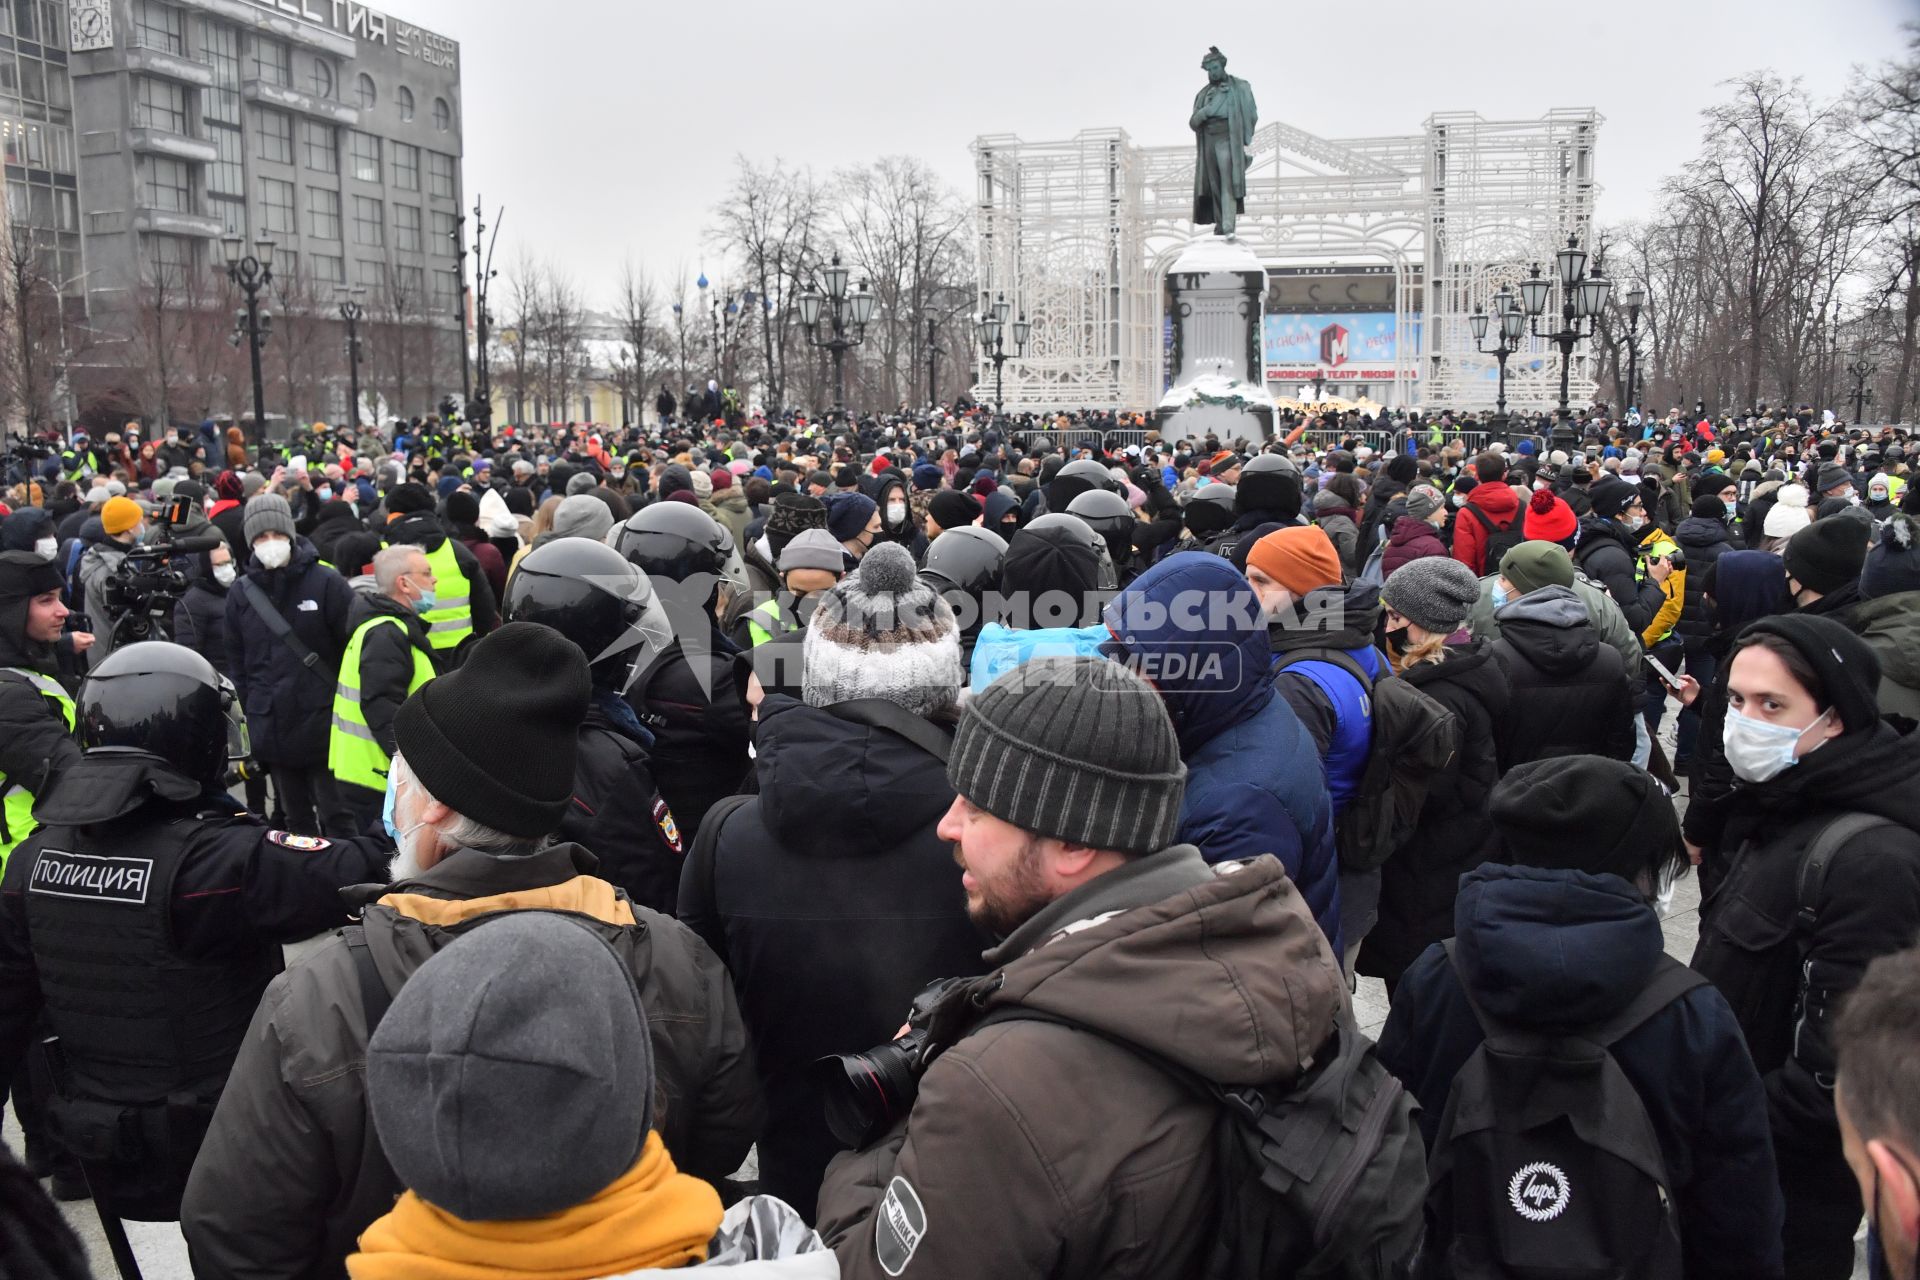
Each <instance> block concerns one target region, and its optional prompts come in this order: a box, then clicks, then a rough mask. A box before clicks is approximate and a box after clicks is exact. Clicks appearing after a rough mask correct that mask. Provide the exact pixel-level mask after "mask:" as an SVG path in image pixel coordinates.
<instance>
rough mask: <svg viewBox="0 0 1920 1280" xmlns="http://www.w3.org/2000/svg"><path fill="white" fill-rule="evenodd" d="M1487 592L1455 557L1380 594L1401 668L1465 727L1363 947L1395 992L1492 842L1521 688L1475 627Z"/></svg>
mask: <svg viewBox="0 0 1920 1280" xmlns="http://www.w3.org/2000/svg"><path fill="white" fill-rule="evenodd" d="M1479 592H1480V583H1479V581H1478V580H1477V579H1475V578H1474V576H1473V572H1472V570H1470V569H1468V568H1467V567H1466V566H1465V565H1463V564H1461V563H1460V562H1459V561H1457V560H1454V559H1452V558H1451V557H1447V556H1439V557H1429V558H1427V559H1424V560H1416V561H1414V562H1413V563H1412V564H1409V565H1407V566H1406V567H1405V568H1404V569H1402V570H1400V571H1399V572H1398V573H1396V574H1394V575H1393V576H1392V577H1391V578H1389V579H1388V580H1387V584H1386V586H1385V587H1383V588H1382V589H1381V592H1380V601H1381V604H1382V605H1383V606H1384V608H1385V612H1386V623H1385V627H1386V639H1387V652H1388V653H1389V654H1390V655H1391V657H1392V661H1393V669H1394V674H1396V675H1398V676H1400V677H1401V678H1402V679H1404V680H1406V681H1408V682H1409V683H1410V684H1412V685H1413V686H1414V687H1415V688H1417V689H1419V690H1420V692H1422V693H1424V694H1426V695H1427V696H1428V697H1430V698H1432V699H1434V701H1436V702H1438V703H1439V704H1440V705H1441V706H1443V707H1445V708H1446V709H1447V710H1449V711H1451V712H1453V714H1454V717H1455V719H1456V720H1457V721H1458V722H1459V726H1460V737H1459V750H1458V751H1457V752H1456V753H1455V754H1454V757H1453V759H1452V761H1450V762H1449V763H1448V765H1447V767H1446V768H1445V769H1444V770H1443V771H1442V772H1440V773H1439V774H1438V775H1436V776H1435V777H1434V779H1433V781H1432V783H1431V785H1430V786H1429V788H1428V790H1427V800H1426V804H1425V805H1424V806H1422V808H1421V810H1420V820H1419V825H1418V826H1417V827H1416V828H1415V830H1414V834H1413V836H1412V838H1411V839H1410V840H1409V841H1408V842H1407V843H1406V844H1405V845H1404V846H1402V848H1401V849H1400V851H1399V852H1398V853H1396V854H1395V855H1394V856H1393V857H1391V858H1389V859H1387V862H1386V865H1385V866H1384V867H1382V868H1381V878H1380V919H1379V922H1378V923H1377V924H1375V925H1374V928H1373V932H1371V933H1369V934H1368V935H1367V940H1366V942H1365V944H1364V945H1363V946H1362V947H1361V949H1360V962H1359V971H1360V972H1361V973H1364V974H1368V975H1370V976H1372V977H1377V978H1382V979H1385V981H1386V984H1387V995H1388V998H1389V999H1391V998H1392V995H1393V991H1394V988H1395V986H1396V985H1398V983H1399V981H1400V975H1401V973H1402V972H1403V971H1404V970H1405V969H1406V967H1407V966H1408V965H1410V964H1412V963H1413V961H1414V958H1415V957H1416V956H1418V955H1419V954H1420V953H1421V952H1422V951H1424V950H1425V949H1426V948H1427V947H1428V946H1430V945H1431V944H1433V943H1435V942H1439V941H1440V940H1442V939H1443V938H1450V937H1452V936H1453V902H1454V896H1455V894H1456V893H1457V892H1458V889H1459V883H1460V877H1461V876H1462V875H1464V874H1465V873H1466V872H1468V871H1471V870H1473V868H1475V867H1477V866H1479V865H1480V863H1481V862H1482V861H1484V860H1485V858H1486V851H1487V848H1488V846H1489V845H1490V843H1491V841H1492V836H1493V828H1492V824H1491V823H1490V822H1489V820H1488V818H1487V796H1488V795H1489V794H1490V793H1491V792H1492V790H1493V786H1494V784H1495V783H1496V782H1498V781H1499V780H1500V763H1499V750H1498V744H1497V741H1496V738H1497V735H1498V733H1499V732H1500V731H1501V729H1502V727H1503V725H1504V724H1505V722H1506V719H1507V709H1508V705H1509V702H1510V699H1511V696H1512V695H1511V692H1510V690H1509V688H1508V685H1507V678H1506V674H1505V672H1504V671H1503V670H1502V669H1501V667H1500V664H1499V663H1497V662H1495V661H1494V660H1493V646H1492V644H1491V642H1489V641H1486V640H1475V639H1474V638H1473V637H1472V635H1470V634H1469V633H1468V632H1467V630H1466V625H1467V615H1468V614H1469V613H1470V612H1471V611H1472V609H1473V606H1474V602H1475V601H1476V600H1477V599H1478V598H1479Z"/></svg>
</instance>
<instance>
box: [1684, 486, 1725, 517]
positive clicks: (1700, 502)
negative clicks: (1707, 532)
mask: <svg viewBox="0 0 1920 1280" xmlns="http://www.w3.org/2000/svg"><path fill="white" fill-rule="evenodd" d="M1726 513H1727V504H1726V503H1724V502H1722V501H1720V495H1719V494H1717V493H1703V494H1701V495H1700V496H1699V497H1697V498H1695V499H1694V500H1693V506H1691V507H1690V508H1688V510H1687V514H1688V515H1694V516H1699V517H1700V518H1701V519H1702V520H1718V519H1719V518H1720V517H1721V516H1723V515H1725V514H1726Z"/></svg>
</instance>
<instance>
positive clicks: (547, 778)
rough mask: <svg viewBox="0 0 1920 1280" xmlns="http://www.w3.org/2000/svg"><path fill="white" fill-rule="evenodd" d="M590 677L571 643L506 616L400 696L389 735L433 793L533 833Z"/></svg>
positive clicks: (507, 829) (566, 798)
mask: <svg viewBox="0 0 1920 1280" xmlns="http://www.w3.org/2000/svg"><path fill="white" fill-rule="evenodd" d="M603 509H604V508H603ZM592 687H593V682H592V680H591V678H590V677H589V676H588V673H587V659H586V655H585V654H583V653H581V652H580V646H579V645H577V644H575V643H573V641H571V640H569V639H567V638H566V637H565V636H563V635H561V634H560V633H559V632H558V631H555V630H553V629H552V628H550V627H543V626H541V625H540V624H538V623H534V622H509V623H508V624H507V625H505V626H504V627H501V628H500V629H499V630H497V631H494V632H491V633H489V634H488V635H486V636H484V637H482V638H481V639H480V640H479V641H478V642H476V643H475V644H474V645H473V647H472V649H471V650H470V651H469V652H468V654H467V659H466V661H465V662H463V663H462V664H461V665H460V666H459V667H458V668H456V669H455V670H453V671H450V672H448V673H447V674H446V675H444V676H441V677H440V678H439V679H437V680H433V681H429V682H428V683H426V684H424V685H421V686H420V688H419V690H418V691H417V692H415V693H414V695H413V696H412V697H410V698H408V699H407V700H406V701H405V702H404V703H402V704H401V706H400V710H399V712H398V713H397V714H396V715H395V716H394V718H393V732H394V737H395V739H396V741H397V742H398V744H399V747H400V754H401V755H403V756H405V757H406V761H407V767H408V768H409V769H410V770H411V771H412V772H413V776H414V777H416V778H418V779H419V780H420V785H421V786H423V787H425V788H426V789H427V793H428V794H429V795H431V796H432V797H433V798H434V799H435V800H438V801H439V802H440V803H442V804H444V805H446V806H447V807H448V808H450V809H452V810H453V811H454V812H455V813H457V814H460V815H461V816H463V817H468V818H472V819H473V820H474V821H475V822H478V823H481V824H482V825H484V826H488V827H492V828H493V829H494V830H496V831H501V832H504V833H506V834H507V835H511V836H520V837H522V838H525V839H530V840H531V839H538V838H539V837H542V836H546V835H551V834H552V833H553V830H554V828H555V827H557V826H559V824H560V819H561V818H562V817H563V816H564V815H565V814H566V811H567V805H568V804H570V803H572V800H573V765H574V755H575V751H576V735H577V734H578V733H579V729H580V722H581V721H582V720H584V719H585V718H586V715H587V699H588V696H589V695H590V693H591V692H592Z"/></svg>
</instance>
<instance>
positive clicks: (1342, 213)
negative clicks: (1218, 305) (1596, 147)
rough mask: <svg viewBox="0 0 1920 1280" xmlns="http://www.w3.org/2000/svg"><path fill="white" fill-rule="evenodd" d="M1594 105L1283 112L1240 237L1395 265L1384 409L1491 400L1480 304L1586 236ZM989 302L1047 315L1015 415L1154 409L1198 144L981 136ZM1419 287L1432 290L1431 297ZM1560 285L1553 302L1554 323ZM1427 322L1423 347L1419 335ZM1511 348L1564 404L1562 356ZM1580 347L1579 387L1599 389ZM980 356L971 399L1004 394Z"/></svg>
mask: <svg viewBox="0 0 1920 1280" xmlns="http://www.w3.org/2000/svg"><path fill="white" fill-rule="evenodd" d="M1600 123H1601V118H1600V116H1599V115H1598V114H1597V113H1596V112H1593V111H1591V110H1558V111H1554V112H1551V113H1549V114H1548V115H1546V116H1545V117H1543V118H1541V119H1538V120H1516V121H1490V120H1483V119H1481V118H1480V117H1479V116H1477V115H1474V114H1472V113H1448V114H1442V115H1435V116H1432V117H1430V118H1429V119H1428V120H1427V122H1426V126H1425V132H1424V133H1423V134H1419V135H1415V136H1411V137H1399V138H1350V139H1345V140H1341V141H1334V140H1330V139H1326V138H1320V137H1316V136H1315V135H1313V134H1310V133H1307V132H1305V131H1303V130H1300V129H1297V128H1294V127H1292V126H1290V125H1285V124H1266V125H1263V126H1261V128H1260V129H1259V130H1258V132H1257V133H1256V134H1255V136H1254V140H1253V145H1252V147H1251V148H1250V150H1251V153H1252V160H1251V163H1250V164H1249V165H1248V167H1247V208H1246V212H1245V213H1244V214H1242V215H1241V217H1240V221H1239V229H1238V233H1237V234H1238V238H1239V239H1240V240H1241V241H1242V242H1244V243H1245V244H1247V245H1249V246H1250V247H1251V248H1252V249H1253V250H1254V251H1255V252H1256V253H1257V254H1259V256H1260V258H1261V260H1262V262H1264V263H1265V264H1266V265H1267V266H1268V267H1270V268H1271V267H1285V266H1378V265H1381V264H1384V265H1386V266H1387V267H1388V268H1390V269H1391V271H1392V273H1393V276H1394V280H1395V285H1396V287H1395V290H1394V296H1395V298H1396V300H1397V307H1398V310H1397V313H1396V315H1395V324H1396V326H1397V330H1398V334H1399V337H1400V340H1399V341H1398V342H1397V343H1396V344H1395V345H1396V349H1397V354H1396V357H1395V359H1394V361H1393V376H1392V379H1391V382H1390V385H1388V386H1386V387H1384V388H1383V390H1384V391H1385V393H1386V396H1387V398H1388V399H1389V402H1390V403H1397V404H1426V405H1431V406H1435V407H1442V406H1445V407H1455V408H1480V407H1491V406H1492V404H1493V401H1494V394H1495V382H1494V379H1493V368H1494V365H1493V360H1492V359H1491V357H1486V356H1480V355H1476V354H1474V352H1473V337H1472V334H1471V332H1470V331H1469V330H1468V328H1467V321H1466V318H1467V315H1468V314H1469V313H1470V312H1471V311H1473V309H1474V308H1475V307H1476V306H1479V305H1484V304H1485V301H1486V299H1487V298H1488V297H1489V296H1490V295H1491V294H1492V292H1493V290H1494V289H1496V288H1498V287H1499V285H1500V283H1502V282H1510V281H1512V280H1516V279H1518V278H1519V277H1520V276H1521V275H1524V274H1525V271H1526V266H1527V264H1529V263H1531V262H1535V261H1538V262H1540V263H1541V264H1542V266H1543V270H1544V271H1545V273H1546V274H1548V275H1551V274H1552V258H1553V251H1554V249H1555V248H1556V247H1558V246H1559V245H1561V244H1564V243H1565V241H1566V235H1567V233H1568V232H1569V231H1571V232H1575V233H1577V234H1578V235H1579V236H1580V239H1581V242H1582V243H1583V244H1585V243H1587V242H1588V240H1589V235H1588V232H1589V228H1590V224H1591V221H1592V217H1593V202H1594V198H1595V196H1596V194H1597V193H1598V190H1599V188H1598V187H1597V186H1596V185H1595V183H1594V169H1593V143H1594V136H1595V134H1596V132H1597V130H1598V128H1599V125H1600ZM973 155H974V163H975V171H976V174H977V177H978V184H979V190H978V194H977V196H976V203H975V232H976V253H977V261H978V271H979V280H980V289H981V302H982V306H983V307H984V306H985V305H986V304H987V303H988V302H991V301H992V300H993V299H995V298H996V297H998V296H999V295H1002V294H1004V295H1005V297H1006V299H1007V301H1008V302H1009V303H1010V304H1011V305H1012V306H1013V307H1014V308H1015V310H1016V311H1023V312H1025V314H1026V315H1027V318H1028V319H1030V320H1031V321H1033V332H1032V340H1031V342H1030V343H1029V345H1028V348H1027V353H1026V356H1025V357H1024V358H1019V359H1013V360H1009V361H1008V362H1007V365H1006V370H1005V385H1006V403H1007V407H1008V408H1009V409H1013V410H1040V409H1056V408H1065V409H1072V408H1080V407H1099V408H1113V409H1144V408H1147V407H1150V406H1152V405H1153V404H1154V403H1155V402H1156V401H1157V400H1158V399H1159V398H1160V393H1161V390H1162V388H1163V387H1164V385H1165V379H1166V371H1165V368H1164V363H1165V360H1164V350H1163V341H1162V332H1163V331H1162V325H1163V317H1164V312H1165V299H1164V293H1163V287H1164V278H1165V275H1166V269H1167V266H1168V265H1169V264H1170V263H1171V262H1172V260H1173V259H1174V258H1175V257H1176V256H1178V254H1179V253H1180V251H1181V249H1183V248H1184V247H1185V246H1186V245H1187V243H1188V242H1189V241H1190V240H1191V239H1192V238H1193V236H1194V235H1195V234H1206V233H1208V232H1207V230H1206V229H1203V230H1201V231H1199V232H1196V229H1195V228H1194V226H1193V225H1192V223H1191V221H1190V220H1189V219H1190V218H1191V216H1192V204H1193V145H1192V143H1191V140H1188V141H1185V142H1182V143H1180V144H1178V145H1174V146H1165V147H1142V146H1137V145H1135V144H1134V143H1133V141H1132V140H1131V139H1130V138H1129V137H1128V136H1127V134H1126V132H1125V131H1124V130H1120V129H1091V130H1086V131H1083V132H1081V133H1080V134H1078V135H1077V136H1075V137H1074V138H1072V139H1070V140H1068V141H1064V142H1022V141H1021V140H1020V139H1018V138H1016V137H1013V136H1011V135H1005V134H1001V135H992V136H985V137H981V138H977V139H976V140H975V141H974V144H973ZM1423 295H1424V298H1423ZM1558 309H1559V296H1558V291H1557V290H1556V292H1555V295H1554V298H1553V300H1552V303H1551V304H1550V307H1549V312H1548V315H1549V317H1551V316H1557V315H1558ZM1415 321H1418V322H1420V323H1418V325H1417V329H1418V333H1419V346H1418V350H1417V351H1416V350H1415V349H1414V343H1413V342H1412V341H1411V340H1410V338H1411V335H1412V334H1413V332H1414V331H1415V328H1416V325H1415V324H1414V323H1413V322H1415ZM1528 346H1529V348H1530V349H1529V350H1524V351H1522V352H1521V353H1520V354H1518V355H1515V356H1514V357H1512V358H1511V359H1510V360H1509V361H1508V365H1507V373H1508V401H1509V405H1510V407H1512V408H1516V409H1520V408H1544V407H1547V406H1550V405H1551V404H1553V403H1554V402H1555V400H1556V399H1557V397H1558V389H1559V382H1558V380H1559V367H1558V363H1557V361H1558V355H1557V353H1556V352H1553V351H1551V350H1550V349H1548V348H1547V347H1546V345H1545V344H1543V343H1539V342H1533V341H1530V342H1529V343H1528ZM1585 363H1586V361H1585V357H1584V355H1583V354H1580V353H1576V355H1575V358H1574V369H1573V385H1572V391H1571V397H1572V399H1573V401H1574V402H1575V403H1579V402H1580V401H1582V400H1583V399H1586V398H1588V397H1590V396H1591V394H1592V389H1593V388H1592V382H1591V380H1590V379H1589V378H1588V377H1587V372H1586V368H1585ZM992 391H993V368H992V365H991V364H988V363H986V362H982V363H981V364H980V366H979V368H978V371H977V374H976V384H975V395H976V396H981V397H990V396H991V395H992Z"/></svg>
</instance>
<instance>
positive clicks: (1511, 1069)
mask: <svg viewBox="0 0 1920 1280" xmlns="http://www.w3.org/2000/svg"><path fill="white" fill-rule="evenodd" d="M1445 946H1446V949H1447V958H1448V960H1449V961H1451V962H1454V963H1455V965H1456V968H1455V973H1456V975H1457V976H1458V974H1459V970H1458V967H1457V966H1458V962H1457V961H1456V960H1455V959H1454V944H1453V942H1452V941H1448V942H1447V943H1446V944H1445ZM1706 981H1707V980H1706V979H1705V978H1704V977H1702V976H1701V975H1700V974H1698V973H1695V972H1694V971H1693V970H1691V969H1689V968H1687V967H1686V966H1685V965H1683V964H1681V963H1680V962H1679V961H1677V960H1675V959H1673V958H1672V957H1671V956H1666V955H1662V956H1661V957H1660V964H1659V966H1658V967H1657V968H1656V969H1655V970H1654V976H1653V979H1652V981H1650V982H1649V983H1648V984H1647V985H1646V987H1645V988H1643V989H1642V990H1641V992H1640V994H1639V995H1637V996H1635V997H1634V998H1633V999H1632V1000H1630V1001H1628V1002H1627V1004H1626V1006H1625V1007H1624V1008H1622V1009H1621V1010H1620V1011H1619V1012H1618V1013H1616V1014H1614V1015H1613V1017H1611V1018H1609V1019H1607V1021H1606V1022H1604V1023H1602V1024H1600V1025H1599V1026H1596V1027H1590V1028H1587V1029H1585V1030H1582V1031H1578V1032H1568V1033H1564V1034H1552V1033H1547V1032H1541V1031H1536V1030H1533V1029H1530V1028H1521V1027H1514V1026H1509V1025H1507V1024H1506V1023H1503V1022H1501V1021H1499V1020H1498V1019H1496V1018H1494V1017H1492V1016H1491V1015H1489V1014H1488V1013H1487V1012H1486V1010H1484V1009H1482V1008H1481V1007H1480V1006H1479V1005H1478V1004H1477V1003H1475V1002H1474V1001H1473V997H1472V996H1471V995H1470V994H1469V995H1468V997H1467V999H1468V1002H1469V1003H1470V1004H1473V1012H1474V1016H1475V1017H1476V1018H1478V1019H1479V1021H1480V1027H1481V1030H1482V1031H1483V1032H1484V1033H1485V1035H1486V1039H1485V1040H1484V1041H1483V1042H1482V1043H1481V1045H1480V1047H1479V1048H1477V1049H1475V1050H1474V1051H1473V1056H1472V1057H1470V1058H1468V1059H1467V1062H1466V1065H1465V1066H1463V1067H1462V1068H1461V1069H1460V1074H1459V1075H1457V1076H1455V1077H1454V1080H1453V1087H1452V1089H1450V1090H1449V1091H1448V1093H1447V1109H1446V1111H1445V1112H1444V1113H1443V1114H1442V1116H1441V1118H1440V1128H1439V1132H1438V1133H1437V1134H1436V1135H1435V1137H1434V1142H1433V1150H1432V1153H1431V1155H1430V1156H1429V1157H1428V1162H1427V1174H1428V1179H1429V1185H1430V1188H1431V1189H1430V1190H1429V1191H1428V1193H1427V1254H1426V1266H1425V1268H1424V1273H1425V1274H1426V1275H1429V1276H1448V1277H1452V1278H1453V1280H1477V1278H1480V1277H1485V1278H1487V1280H1493V1278H1494V1277H1499V1278H1501V1280H1519V1278H1522V1277H1537V1278H1539V1280H1545V1278H1546V1277H1564V1276H1567V1275H1569V1274H1572V1273H1573V1272H1574V1271H1577V1272H1578V1273H1579V1274H1581V1275H1591V1276H1609V1277H1620V1278H1621V1280H1680V1278H1681V1275H1682V1269H1681V1252H1680V1231H1679V1226H1678V1223H1677V1222H1676V1219H1675V1210H1674V1205H1673V1198H1672V1186H1671V1180H1670V1179H1669V1177H1668V1174H1667V1167H1666V1159H1665V1157H1664V1156H1663V1154H1662V1153H1661V1150H1660V1140H1659V1137H1658V1135H1657V1134H1655V1132H1654V1128H1653V1121H1652V1119H1651V1118H1650V1117H1649V1116H1648V1115H1647V1108H1646V1104H1645V1103H1643V1102H1642V1101H1641V1100H1640V1095H1639V1094H1638V1093H1637V1092H1636V1091H1635V1090H1634V1087H1633V1084H1632V1082H1631V1081H1629V1080H1628V1079H1627V1076H1626V1073H1625V1072H1624V1071H1622V1070H1621V1069H1620V1064H1619V1063H1618V1062H1617V1061H1615V1059H1614V1056H1613V1052H1612V1050H1613V1046H1614V1045H1615V1044H1617V1043H1618V1042H1619V1041H1621V1040H1622V1039H1624V1038H1626V1037H1627V1036H1628V1035H1631V1034H1632V1033H1633V1032H1634V1031H1635V1030H1637V1029H1638V1028H1639V1027H1640V1026H1642V1025H1643V1024H1645V1023H1646V1021H1647V1020H1648V1019H1649V1018H1652V1017H1653V1016H1654V1015H1655V1014H1657V1013H1659V1012H1660V1011H1661V1010H1662V1009H1665V1008H1666V1007H1667V1006H1668V1005H1670V1004H1672V1003H1673V1002H1674V1001H1676V1000H1678V999H1680V998H1681V997H1683V996H1685V995H1686V994H1687V993H1688V992H1690V991H1692V990H1693V989H1694V988H1695V987H1700V986H1705V985H1706ZM1461 990H1462V991H1466V990H1467V986H1466V981H1465V978H1464V977H1463V976H1462V977H1461Z"/></svg>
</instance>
